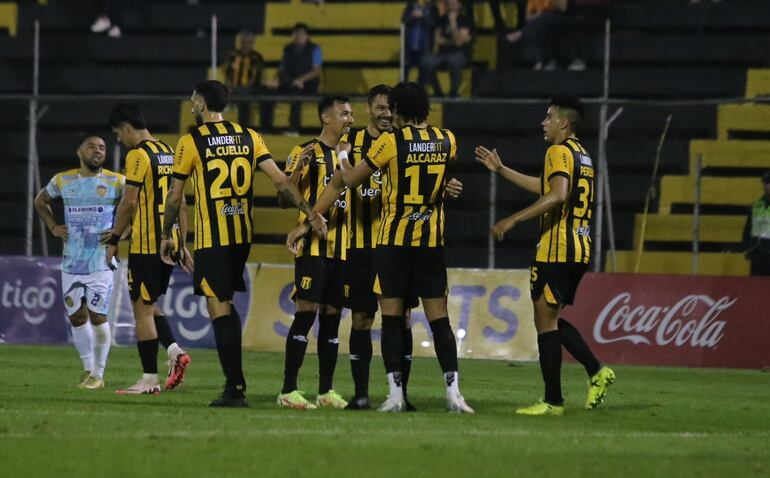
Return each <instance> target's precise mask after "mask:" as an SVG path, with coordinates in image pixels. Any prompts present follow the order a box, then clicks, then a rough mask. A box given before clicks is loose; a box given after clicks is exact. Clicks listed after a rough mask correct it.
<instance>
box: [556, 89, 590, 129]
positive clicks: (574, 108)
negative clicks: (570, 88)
mask: <svg viewBox="0 0 770 478" xmlns="http://www.w3.org/2000/svg"><path fill="white" fill-rule="evenodd" d="M548 106H555V107H557V108H559V112H560V113H561V114H562V115H563V116H564V117H565V118H567V120H568V121H569V124H570V127H571V128H572V131H573V132H575V133H577V132H578V131H579V130H580V126H581V125H582V123H583V118H584V117H585V109H584V108H583V103H582V102H581V101H580V100H579V99H577V98H575V97H574V96H555V97H553V98H552V99H551V101H550V102H549V103H548Z"/></svg>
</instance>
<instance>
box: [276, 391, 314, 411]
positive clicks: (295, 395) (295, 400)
mask: <svg viewBox="0 0 770 478" xmlns="http://www.w3.org/2000/svg"><path fill="white" fill-rule="evenodd" d="M277 402H278V405H280V406H281V407H283V408H294V409H295V410H315V409H316V408H317V407H316V406H315V405H313V404H312V403H310V402H308V401H307V399H306V398H305V397H304V396H302V392H300V391H299V390H294V391H293V392H291V393H282V394H280V395H278V400H277Z"/></svg>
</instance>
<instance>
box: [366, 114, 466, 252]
mask: <svg viewBox="0 0 770 478" xmlns="http://www.w3.org/2000/svg"><path fill="white" fill-rule="evenodd" d="M456 154H457V143H456V142H455V137H454V135H453V134H452V132H451V131H449V130H448V129H439V128H436V127H432V126H428V127H426V128H417V127H415V126H406V127H404V128H401V129H397V130H395V131H393V132H391V133H383V134H382V135H380V137H379V138H377V141H375V142H374V144H373V145H372V146H371V148H370V150H369V153H368V154H367V156H365V157H364V161H366V162H367V163H368V164H369V166H371V167H372V168H373V169H375V170H376V169H380V170H382V219H381V220H380V228H379V231H378V233H377V245H378V246H380V245H383V246H406V247H443V246H444V186H445V184H446V167H447V165H448V164H449V162H450V161H453V160H454V159H455V156H456Z"/></svg>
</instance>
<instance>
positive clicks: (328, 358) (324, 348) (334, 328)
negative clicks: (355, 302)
mask: <svg viewBox="0 0 770 478" xmlns="http://www.w3.org/2000/svg"><path fill="white" fill-rule="evenodd" d="M318 324H319V329H318V374H319V377H320V379H319V382H318V394H319V395H323V394H324V393H326V392H328V391H329V390H331V389H332V388H333V386H332V383H333V382H334V369H335V368H336V367H337V355H338V353H339V349H340V339H339V328H340V312H337V313H336V314H328V315H327V314H319V315H318Z"/></svg>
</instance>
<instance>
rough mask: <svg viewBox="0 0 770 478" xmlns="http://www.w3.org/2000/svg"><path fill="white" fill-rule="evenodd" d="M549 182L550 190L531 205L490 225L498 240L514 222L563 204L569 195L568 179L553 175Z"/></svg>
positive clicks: (527, 218)
mask: <svg viewBox="0 0 770 478" xmlns="http://www.w3.org/2000/svg"><path fill="white" fill-rule="evenodd" d="M549 184H550V186H551V190H550V191H548V192H547V193H546V194H544V195H542V196H540V198H539V199H538V200H537V201H535V202H534V203H533V204H532V205H531V206H529V207H527V208H524V209H522V210H521V211H518V212H515V213H513V214H511V215H510V216H508V217H506V218H505V219H502V220H500V221H498V222H497V224H495V225H494V227H492V231H491V232H492V234H493V235H494V236H495V238H496V239H497V240H498V241H502V240H503V237H505V233H506V232H508V231H510V230H511V229H513V228H514V227H515V226H516V224H518V223H520V222H522V221H527V220H529V219H534V218H536V217H540V216H542V215H543V214H545V213H546V212H548V211H551V210H553V209H555V208H557V207H559V206H561V205H562V204H564V201H566V200H567V196H568V195H569V179H567V178H565V177H564V176H554V177H552V178H551V180H550V181H549Z"/></svg>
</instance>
